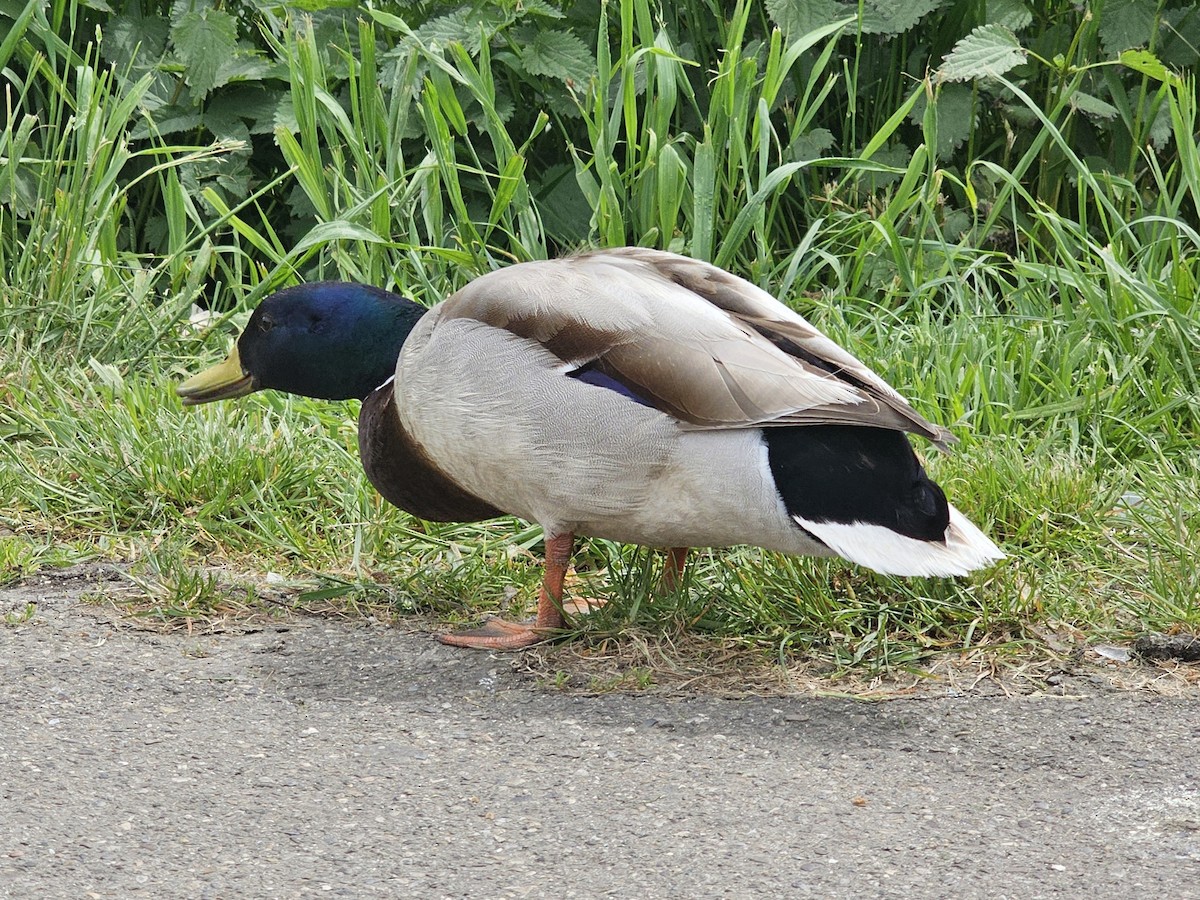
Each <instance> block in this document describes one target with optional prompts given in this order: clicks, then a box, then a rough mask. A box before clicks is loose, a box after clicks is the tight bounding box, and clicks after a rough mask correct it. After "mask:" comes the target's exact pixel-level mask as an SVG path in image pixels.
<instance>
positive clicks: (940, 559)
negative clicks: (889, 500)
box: [792, 506, 1004, 577]
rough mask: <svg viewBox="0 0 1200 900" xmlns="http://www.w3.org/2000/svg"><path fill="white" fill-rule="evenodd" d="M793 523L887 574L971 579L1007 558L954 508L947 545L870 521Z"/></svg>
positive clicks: (844, 554) (841, 553) (798, 520)
mask: <svg viewBox="0 0 1200 900" xmlns="http://www.w3.org/2000/svg"><path fill="white" fill-rule="evenodd" d="M792 518H794V519H795V520H796V523H797V524H798V525H800V527H801V528H803V529H804V530H805V531H807V532H809V533H810V534H813V535H815V536H816V537H818V538H820V539H821V540H822V541H823V542H824V543H825V544H827V545H828V546H829V549H831V550H833V551H834V552H835V553H837V554H838V556H841V557H844V558H845V559H848V560H850V561H851V562H856V563H858V564H859V565H861V566H866V567H867V568H868V569H874V570H875V571H876V572H881V573H883V574H884V575H918V576H925V577H933V576H938V577H940V576H947V575H966V574H967V573H968V572H971V571H974V570H975V569H982V568H983V567H984V566H987V565H989V564H990V563H993V562H995V561H996V560H998V559H1003V558H1004V554H1003V553H1002V552H1001V550H1000V548H999V547H997V546H996V545H995V544H994V543H992V541H991V539H990V538H989V537H988V536H987V535H985V534H984V533H983V532H982V531H980V530H979V529H978V528H976V527H975V526H974V525H973V524H971V522H970V521H968V520H967V517H966V516H964V515H963V514H962V513H960V512H959V511H958V510H957V509H955V508H954V507H953V506H951V507H950V525H949V527H948V528H947V529H946V541H945V543H934V542H931V541H919V540H917V539H916V538H910V537H905V536H904V535H902V534H897V533H896V532H895V531H892V530H891V529H890V528H884V527H883V526H882V525H869V524H867V523H865V522H854V523H851V524H845V523H841V522H812V521H809V520H808V519H804V518H801V517H800V516H793V517H792Z"/></svg>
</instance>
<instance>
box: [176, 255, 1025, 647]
mask: <svg viewBox="0 0 1200 900" xmlns="http://www.w3.org/2000/svg"><path fill="white" fill-rule="evenodd" d="M263 388H272V389H275V390H280V391H285V392H288V393H294V394H303V395H306V396H310V397H318V398H328V399H350V398H359V399H362V400H363V404H362V411H361V414H360V417H359V450H360V453H361V456H362V463H363V466H364V468H365V470H366V473H367V476H368V477H369V479H370V481H371V482H372V484H374V485H375V487H376V488H377V489H378V490H379V492H380V493H381V494H382V495H383V497H384V498H386V499H387V500H388V501H390V502H391V503H394V504H395V505H397V506H399V507H400V508H402V509H404V510H407V511H408V512H410V513H412V514H413V515H415V516H418V517H421V518H425V519H431V520H436V521H475V520H479V519H485V518H490V517H493V516H497V515H501V514H503V513H508V514H511V515H515V516H519V517H521V518H524V519H528V520H531V521H534V522H538V523H540V524H541V526H542V528H543V530H544V534H545V545H546V563H545V577H544V579H543V585H542V590H541V593H540V597H539V602H538V611H537V617H536V619H535V620H534V621H533V622H532V623H528V624H519V623H512V622H506V621H504V620H502V619H493V620H491V621H490V622H488V623H486V624H485V625H484V626H483V627H481V628H478V629H473V630H468V631H462V632H456V633H452V634H448V635H442V636H441V637H440V639H441V640H442V641H443V642H445V643H448V644H453V645H455V646H462V647H475V648H493V649H515V648H519V647H524V646H527V645H529V644H532V643H535V642H537V641H539V640H542V639H544V638H545V637H546V635H547V634H548V633H549V632H551V631H553V630H554V629H557V628H561V627H562V626H563V624H564V620H563V614H562V605H561V600H562V586H563V578H564V575H565V574H566V571H567V567H568V566H569V564H570V558H571V554H572V550H573V546H574V539H575V536H576V535H587V536H592V537H603V538H609V539H612V540H616V541H623V542H629V543H637V544H646V545H650V546H657V547H664V548H669V549H670V554H669V556H668V560H667V577H668V579H673V578H676V577H677V576H678V574H679V572H680V571H681V570H682V567H683V565H684V562H685V559H686V553H687V548H689V547H725V546H730V545H734V544H753V545H757V546H760V547H765V548H768V549H771V550H777V551H781V552H784V553H792V554H802V555H811V556H835V555H836V556H841V557H844V558H845V559H848V560H851V561H853V562H856V563H858V564H860V565H863V566H866V567H868V568H870V569H873V570H875V571H877V572H882V573H886V574H892V575H910V576H951V575H964V574H966V573H968V572H970V571H972V570H974V569H978V568H981V567H983V566H986V565H988V564H989V563H991V562H993V561H995V560H998V559H1001V558H1002V557H1003V554H1002V553H1001V551H1000V550H999V549H998V548H997V547H996V545H995V544H994V543H992V541H991V540H989V539H988V538H987V537H986V536H985V535H984V534H983V533H982V532H981V531H980V530H979V529H978V528H976V527H975V526H974V525H973V524H971V522H969V521H968V520H967V519H966V518H965V517H964V516H963V515H962V514H961V513H960V512H959V511H958V510H957V509H955V508H954V507H953V506H951V505H950V504H949V503H948V502H947V501H946V497H945V494H944V493H943V492H942V490H941V488H940V487H938V485H937V484H935V483H934V482H933V481H932V480H930V478H929V477H928V475H927V474H926V473H925V470H924V469H923V468H922V466H921V463H920V461H919V460H918V458H917V456H916V454H915V453H914V452H913V448H912V446H911V444H910V443H909V439H908V437H907V434H914V435H919V436H920V437H923V438H926V439H928V440H929V441H931V442H933V443H934V444H935V445H938V446H940V447H945V446H946V445H947V444H948V443H950V442H952V441H953V440H954V438H953V436H952V435H951V434H950V432H949V431H948V430H947V429H945V428H943V427H941V426H938V425H934V424H932V423H930V422H929V421H927V420H926V419H925V418H923V417H922V416H921V415H920V414H919V413H917V412H916V411H915V410H914V409H913V408H912V406H910V405H909V403H908V402H907V401H906V400H905V399H904V398H903V397H901V396H900V394H898V393H897V392H896V391H895V390H893V389H892V388H891V387H890V386H888V384H886V383H885V382H884V381H883V380H882V379H881V378H879V376H877V375H876V374H875V373H874V372H872V371H871V370H870V369H868V368H867V367H866V366H865V365H863V364H862V363H861V362H859V361H858V360H857V359H855V358H854V357H853V356H851V355H850V354H849V353H847V352H846V351H845V350H843V349H842V348H841V347H839V346H837V345H836V344H835V343H834V342H833V341H831V340H830V339H829V338H827V337H825V335H823V334H821V333H820V332H819V331H817V329H815V328H814V327H813V326H812V325H810V324H809V323H808V322H807V321H805V319H803V318H802V317H801V316H799V315H798V314H796V313H795V312H793V311H792V310H790V309H788V308H787V307H786V306H784V305H783V304H782V303H780V302H779V301H778V300H776V299H775V298H774V297H772V296H770V295H769V294H767V293H766V292H764V291H762V290H761V289H759V288H757V287H755V286H754V285H752V284H750V283H749V282H747V281H744V280H743V279H741V278H738V277H736V276H734V275H731V274H730V273H728V272H726V271H724V270H722V269H719V268H716V267H715V266H711V265H709V264H707V263H703V262H699V261H697V260H693V259H689V258H687V257H683V256H677V255H675V254H672V253H665V252H661V251H656V250H647V249H642V248H632V247H629V248H623V249H615V250H601V251H595V252H590V253H582V254H579V255H577V256H569V257H566V258H562V259H556V260H549V261H542V262H528V263H521V264H518V265H514V266H510V267H508V268H505V269H500V270H498V271H495V272H491V273H489V274H487V275H484V276H482V277H480V278H477V279H475V280H474V281H472V282H471V283H469V284H468V285H467V286H466V287H464V288H462V289H461V290H459V291H458V292H456V293H455V294H454V295H452V296H451V297H449V298H447V299H446V300H444V301H443V302H441V303H439V304H437V305H436V306H434V307H433V308H431V309H429V310H426V309H424V308H423V307H421V306H419V305H417V304H416V303H413V302H412V301H410V300H407V299H405V298H402V297H399V296H397V295H394V294H391V293H389V292H386V291H382V290H379V289H377V288H372V287H367V286H364V285H358V284H348V283H334V282H326V283H320V284H308V285H301V286H299V287H293V288H289V289H287V290H284V291H281V292H279V293H277V294H274V295H272V296H271V297H268V298H267V299H266V300H264V301H263V302H262V304H261V305H260V306H259V307H258V308H257V309H256V310H255V312H254V313H253V315H252V316H251V318H250V321H249V324H248V325H247V326H246V329H245V331H244V332H243V333H242V335H241V336H240V337H239V338H238V340H237V344H236V346H235V347H234V350H233V352H232V353H231V354H230V356H229V358H228V359H227V360H226V361H225V362H223V363H221V364H220V365H218V366H216V367H214V368H212V369H209V370H208V371H206V372H203V373H201V374H200V375H197V376H195V377H193V378H191V379H189V380H188V381H186V382H184V383H183V384H182V385H181V386H180V387H179V388H178V392H179V394H180V395H181V396H182V397H183V399H184V403H186V404H196V403H205V402H208V401H210V400H217V399H221V398H225V397H234V396H239V395H242V394H246V393H249V392H251V391H255V390H259V389H263Z"/></svg>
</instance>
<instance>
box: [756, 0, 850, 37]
mask: <svg viewBox="0 0 1200 900" xmlns="http://www.w3.org/2000/svg"><path fill="white" fill-rule="evenodd" d="M767 15H769V16H770V17H771V21H773V22H774V23H775V24H776V25H778V26H779V28H780V30H781V31H783V33H784V34H785V35H786V36H787V37H788V38H789V39H794V38H798V37H802V36H803V35H806V34H808V33H809V32H810V31H816V30H817V29H818V28H820V27H821V26H822V25H828V24H829V23H830V22H833V21H836V20H837V19H839V18H841V15H842V4H841V3H839V2H838V0H767Z"/></svg>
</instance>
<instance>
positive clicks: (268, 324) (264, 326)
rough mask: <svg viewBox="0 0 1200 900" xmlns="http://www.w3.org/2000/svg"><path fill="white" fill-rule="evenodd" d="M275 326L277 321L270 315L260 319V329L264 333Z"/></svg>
mask: <svg viewBox="0 0 1200 900" xmlns="http://www.w3.org/2000/svg"><path fill="white" fill-rule="evenodd" d="M274 327H275V321H274V320H273V319H271V318H270V317H269V316H263V317H262V318H261V319H259V320H258V330H259V331H261V332H263V333H264V334H265V333H266V332H268V331H270V330H271V329H272V328H274Z"/></svg>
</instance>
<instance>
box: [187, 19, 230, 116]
mask: <svg viewBox="0 0 1200 900" xmlns="http://www.w3.org/2000/svg"><path fill="white" fill-rule="evenodd" d="M171 40H172V42H173V43H174V45H175V55H176V56H178V57H179V59H180V61H181V62H182V63H183V64H184V67H185V69H186V74H185V80H186V81H187V83H188V86H189V87H191V89H192V92H193V94H194V95H195V97H196V99H197V100H199V99H202V98H203V97H204V96H205V95H206V94H207V93H208V92H209V91H211V90H212V89H213V88H215V87H219V86H220V85H222V84H224V83H225V82H224V80H223V79H222V78H221V77H219V76H220V72H221V70H222V68H223V67H225V66H227V65H228V63H229V62H230V61H231V60H232V58H233V56H234V54H235V53H237V20H236V19H234V17H233V16H231V15H229V13H226V12H222V11H221V10H219V9H203V10H199V11H193V12H189V13H186V14H184V15H183V16H181V17H180V19H179V21H178V22H177V23H176V24H175V26H174V27H172V29H171Z"/></svg>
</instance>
